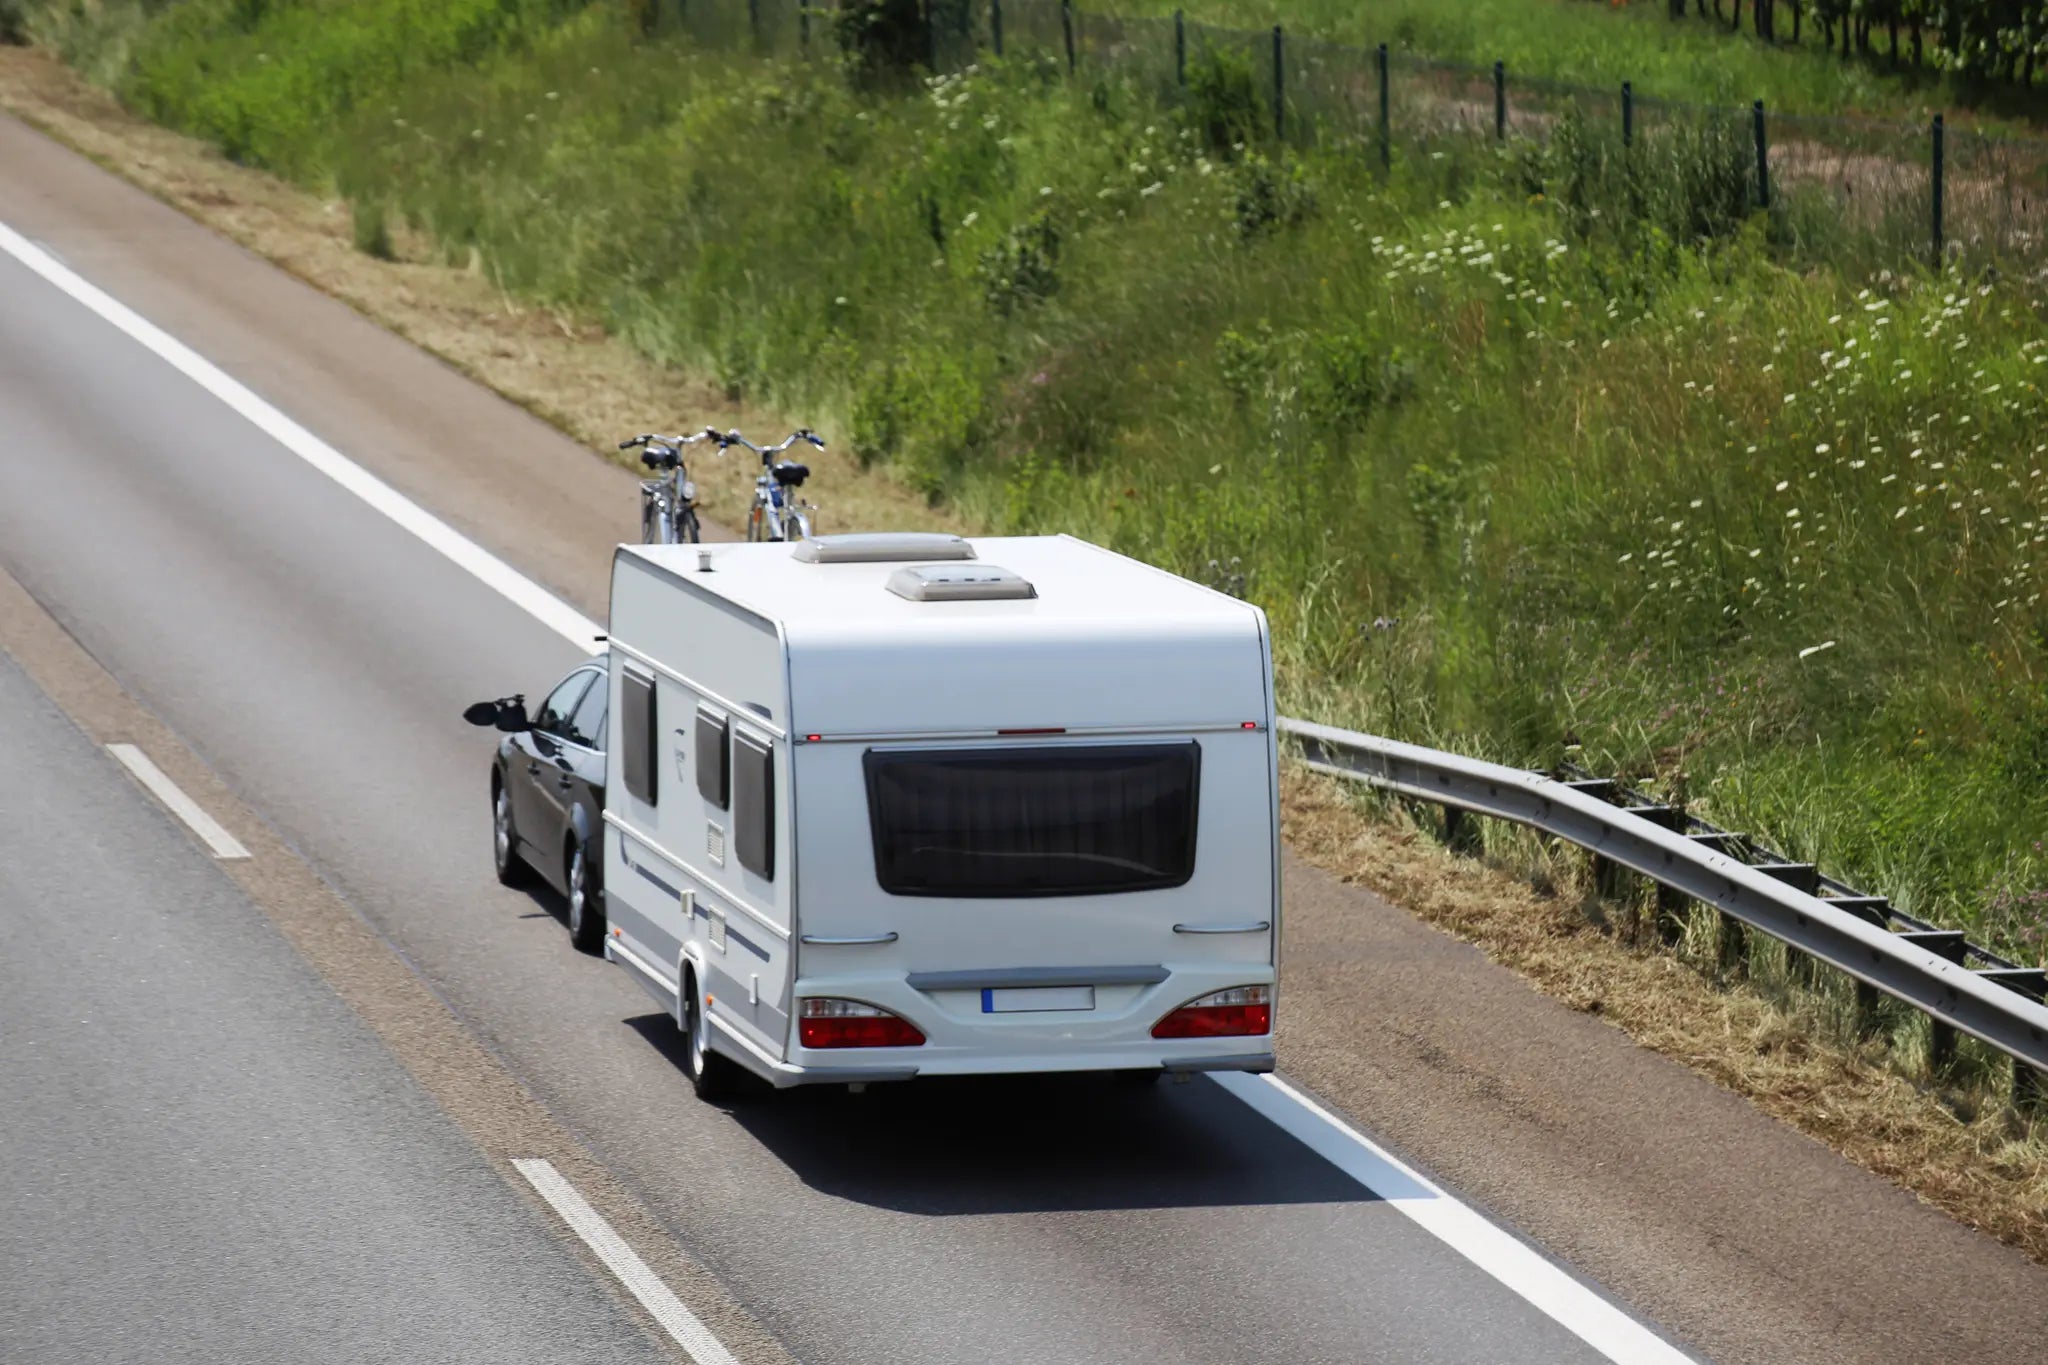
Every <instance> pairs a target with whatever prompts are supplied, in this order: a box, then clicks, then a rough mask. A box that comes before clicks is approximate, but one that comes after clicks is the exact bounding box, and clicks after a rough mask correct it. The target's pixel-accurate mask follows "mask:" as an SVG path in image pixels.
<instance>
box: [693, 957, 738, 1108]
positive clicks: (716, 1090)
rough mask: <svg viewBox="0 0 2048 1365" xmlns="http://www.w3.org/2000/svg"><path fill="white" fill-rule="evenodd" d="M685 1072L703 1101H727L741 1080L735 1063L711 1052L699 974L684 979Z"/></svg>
mask: <svg viewBox="0 0 2048 1365" xmlns="http://www.w3.org/2000/svg"><path fill="white" fill-rule="evenodd" d="M683 1069H684V1071H686V1072H687V1073H688V1074H689V1077H690V1088H691V1089H693V1090H695V1091H696V1092H697V1098H698V1099H700V1100H707V1101H712V1102H716V1101H718V1100H722V1099H725V1098H727V1097H728V1096H729V1095H731V1094H732V1091H733V1086H734V1083H735V1082H736V1081H737V1080H738V1079H739V1068H738V1067H737V1066H736V1065H735V1064H734V1063H733V1060H732V1059H731V1058H730V1057H726V1056H723V1055H721V1054H719V1053H717V1052H714V1051H712V1050H711V1021H710V1020H709V1019H707V1018H706V1017H705V1012H704V1005H703V993H702V992H701V991H700V990H699V989H698V986H697V974H696V973H695V972H686V973H684V975H683Z"/></svg>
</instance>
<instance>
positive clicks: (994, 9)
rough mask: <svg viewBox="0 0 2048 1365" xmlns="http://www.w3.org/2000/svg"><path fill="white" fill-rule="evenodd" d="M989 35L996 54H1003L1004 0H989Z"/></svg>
mask: <svg viewBox="0 0 2048 1365" xmlns="http://www.w3.org/2000/svg"><path fill="white" fill-rule="evenodd" d="M988 36H989V42H990V44H991V45H993V46H994V48H995V53H996V56H998V57H1000V56H1002V55H1003V0H988Z"/></svg>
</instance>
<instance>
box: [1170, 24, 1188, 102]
mask: <svg viewBox="0 0 2048 1365" xmlns="http://www.w3.org/2000/svg"><path fill="white" fill-rule="evenodd" d="M1173 83H1174V84H1175V85H1186V84H1187V83H1188V21H1187V18H1186V16H1185V15H1183V14H1182V13H1181V12H1180V11H1179V10H1175V11H1174V12H1173Z"/></svg>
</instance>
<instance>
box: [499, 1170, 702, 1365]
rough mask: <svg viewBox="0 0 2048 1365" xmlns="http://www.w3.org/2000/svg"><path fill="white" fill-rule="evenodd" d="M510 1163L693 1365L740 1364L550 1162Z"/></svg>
mask: <svg viewBox="0 0 2048 1365" xmlns="http://www.w3.org/2000/svg"><path fill="white" fill-rule="evenodd" d="M512 1164H513V1165H514V1166H515V1167H517V1168H518V1170H519V1174H521V1175H523V1176H525V1177H526V1179H527V1181H528V1183H530V1184H531V1185H532V1186H533V1188H534V1189H535V1190H537V1191H539V1192H540V1197H541V1198H543V1199H545V1200H547V1201H548V1203H549V1204H550V1205H551V1206H553V1208H554V1210H555V1212H556V1213H559V1214H561V1215H562V1221H563V1222H565V1223H567V1224H568V1225H569V1228H570V1230H571V1231H573V1232H574V1233H575V1234H576V1235H577V1236H578V1237H581V1238H582V1239H583V1241H584V1243H585V1244H586V1245H587V1246H589V1248H590V1249H591V1250H592V1251H594V1252H596V1253H597V1259H598V1260H600V1261H603V1262H604V1263H605V1267H606V1268H607V1269H609V1270H610V1271H611V1272H612V1274H614V1275H616V1276H618V1277H619V1283H620V1284H623V1285H624V1286H626V1289H627V1290H628V1291H629V1292H630V1293H631V1294H632V1295H633V1297H634V1298H636V1299H638V1300H639V1301H640V1306H641V1307H642V1308H645V1309H646V1310H647V1312H648V1314H649V1316H651V1317H652V1318H653V1319H654V1320H655V1321H656V1322H658V1323H660V1324H661V1325H662V1329H663V1330H664V1331H666V1332H667V1333H668V1334H669V1335H670V1336H671V1337H674V1338H675V1342H676V1345H678V1346H680V1347H682V1348H683V1351H684V1353H685V1354H687V1355H688V1356H689V1357H690V1359H692V1360H694V1361H696V1362H697V1365H739V1362H738V1361H737V1360H736V1359H734V1358H733V1353H732V1352H731V1351H728V1350H726V1349H725V1343H724V1342H722V1341H720V1340H719V1339H718V1338H717V1337H716V1336H713V1335H712V1333H711V1329H710V1328H709V1327H706V1326H705V1325H704V1323H703V1321H702V1320H701V1319H699V1318H698V1316H697V1315H696V1314H695V1313H692V1312H691V1311H690V1310H689V1309H688V1308H686V1307H684V1306H683V1301H682V1300H681V1299H679V1298H677V1297H676V1296H675V1293H674V1291H672V1290H671V1289H670V1288H669V1287H668V1286H667V1285H665V1284H663V1283H662V1282H661V1277H660V1276H658V1275H656V1274H655V1273H654V1272H653V1271H652V1270H650V1269H648V1266H647V1262H645V1261H643V1260H641V1259H640V1257H639V1255H638V1253H636V1252H635V1251H634V1250H633V1248H631V1247H629V1246H627V1245H626V1242H625V1239H624V1238H622V1237H620V1236H619V1234H618V1233H616V1232H614V1231H613V1230H612V1225H611V1224H610V1223H607V1222H606V1221H605V1219H604V1215H603V1214H601V1213H599V1212H598V1211H597V1210H596V1209H594V1208H592V1207H590V1202H589V1201H588V1200H586V1199H585V1198H584V1197H583V1196H582V1195H581V1194H579V1193H578V1192H577V1190H576V1187H575V1186H574V1185H571V1184H570V1183H569V1182H568V1180H567V1179H566V1178H565V1177H564V1176H563V1175H562V1173H561V1172H560V1171H558V1170H556V1169H555V1165H554V1163H553V1162H551V1161H545V1160H542V1159H541V1158H539V1157H515V1158H514V1159H513V1161H512Z"/></svg>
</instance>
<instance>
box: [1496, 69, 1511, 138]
mask: <svg viewBox="0 0 2048 1365" xmlns="http://www.w3.org/2000/svg"><path fill="white" fill-rule="evenodd" d="M1493 140H1494V141H1495V142H1506V141H1507V140H1508V68H1507V63H1506V62H1495V63H1494V64H1493Z"/></svg>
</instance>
